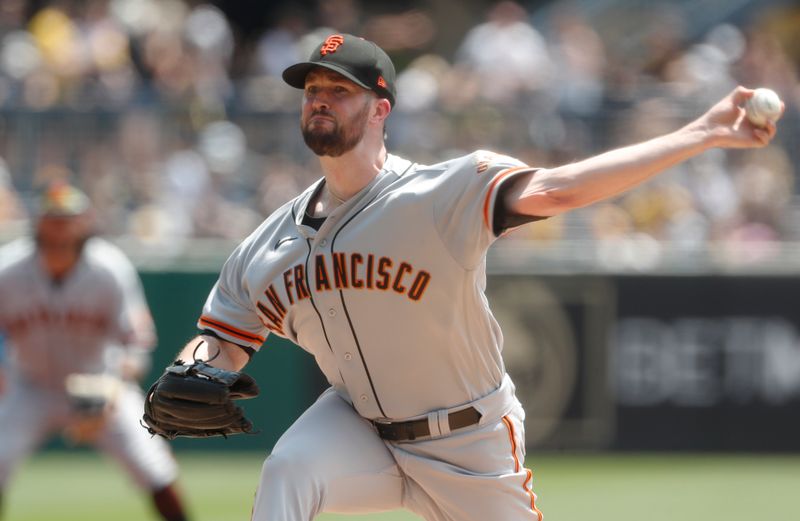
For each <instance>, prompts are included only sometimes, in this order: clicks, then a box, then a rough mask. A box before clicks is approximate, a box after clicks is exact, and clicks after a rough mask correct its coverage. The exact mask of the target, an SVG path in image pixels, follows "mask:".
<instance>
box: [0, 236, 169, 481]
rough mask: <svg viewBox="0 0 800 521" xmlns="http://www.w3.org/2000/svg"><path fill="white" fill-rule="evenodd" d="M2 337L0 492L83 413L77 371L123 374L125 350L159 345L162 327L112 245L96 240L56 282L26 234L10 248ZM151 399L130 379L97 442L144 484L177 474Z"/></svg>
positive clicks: (5, 257)
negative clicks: (146, 416)
mask: <svg viewBox="0 0 800 521" xmlns="http://www.w3.org/2000/svg"><path fill="white" fill-rule="evenodd" d="M0 333H2V334H3V335H4V336H5V348H6V351H7V353H6V354H7V360H6V361H5V367H3V368H0V369H3V370H4V374H5V376H6V381H7V385H6V388H5V389H4V390H3V392H2V394H0V439H2V440H3V443H2V444H0V488H2V487H4V486H5V485H6V484H7V481H8V479H9V478H10V476H11V473H12V470H13V469H14V468H15V467H16V466H17V465H18V464H19V463H20V462H21V461H22V460H23V459H24V458H25V457H27V456H28V455H29V454H30V453H31V452H32V451H33V450H35V449H36V447H37V446H38V445H39V444H40V443H42V442H43V441H45V440H46V439H47V437H49V436H50V435H51V434H54V433H56V432H58V431H59V430H61V429H63V428H65V427H67V426H68V425H70V423H71V422H72V421H73V420H74V417H75V413H74V411H73V410H72V407H71V404H70V403H69V400H68V397H67V393H66V390H65V382H66V379H67V376H68V375H70V374H73V373H96V374H100V373H107V374H115V373H117V372H118V370H119V367H118V363H119V361H120V360H121V357H120V353H121V352H123V351H126V350H136V352H137V354H141V352H145V351H148V350H150V349H152V347H153V345H154V342H155V328H154V326H153V321H152V319H151V316H150V312H149V309H148V307H147V304H146V301H145V298H144V293H143V291H142V287H141V283H140V281H139V277H138V275H137V274H136V271H135V269H134V267H133V265H131V263H130V261H129V260H128V259H127V258H126V257H125V255H124V254H123V253H122V252H121V251H120V250H119V249H117V248H116V247H115V246H113V245H112V244H110V243H108V242H106V241H104V240H102V239H99V238H92V239H89V240H88V242H87V243H86V245H85V247H84V250H83V253H82V255H81V258H80V260H79V262H78V264H77V265H76V266H75V268H73V271H72V272H70V273H69V275H68V276H67V277H66V278H65V279H64V280H63V282H61V283H60V284H54V283H53V282H52V280H51V279H50V277H49V276H48V275H47V274H46V273H45V271H44V268H43V267H42V265H41V263H40V261H39V259H38V258H37V253H36V251H35V248H34V245H33V244H32V242H31V241H29V240H27V239H21V240H19V241H15V242H13V243H11V244H8V245H6V246H4V247H3V248H2V249H0ZM143 401H144V396H143V395H142V392H141V390H140V389H139V388H138V386H137V385H136V384H134V383H126V384H125V385H124V386H123V388H122V390H121V392H120V393H119V395H118V397H117V399H116V401H115V402H114V407H113V409H112V412H111V413H110V415H109V417H108V418H107V420H106V422H105V424H104V427H103V429H102V431H101V432H100V433H99V435H98V437H97V438H96V439H95V440H93V442H92V443H93V444H94V445H95V446H96V447H97V448H99V449H100V450H102V451H104V452H106V453H108V454H110V455H112V456H113V457H115V458H116V459H118V460H119V461H120V462H121V463H122V464H123V465H124V466H125V468H126V469H127V470H128V471H129V473H130V474H131V475H132V477H133V478H134V480H135V481H136V482H137V483H138V484H140V485H141V486H142V487H146V488H149V489H153V490H156V489H159V488H161V487H164V486H166V485H168V484H170V483H172V482H173V481H174V480H175V479H176V477H177V465H176V463H175V461H174V459H173V458H172V455H171V453H170V450H169V447H168V445H167V444H166V443H165V441H164V440H162V439H160V438H153V437H151V436H150V435H149V434H148V433H147V431H145V430H144V429H142V428H141V426H140V425H139V418H140V416H141V411H142V403H143Z"/></svg>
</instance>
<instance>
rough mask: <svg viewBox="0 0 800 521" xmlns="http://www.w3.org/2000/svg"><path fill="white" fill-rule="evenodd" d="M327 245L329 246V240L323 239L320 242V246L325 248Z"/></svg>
mask: <svg viewBox="0 0 800 521" xmlns="http://www.w3.org/2000/svg"><path fill="white" fill-rule="evenodd" d="M326 244H328V239H322V240H321V241H319V245H320V246H325V245H326Z"/></svg>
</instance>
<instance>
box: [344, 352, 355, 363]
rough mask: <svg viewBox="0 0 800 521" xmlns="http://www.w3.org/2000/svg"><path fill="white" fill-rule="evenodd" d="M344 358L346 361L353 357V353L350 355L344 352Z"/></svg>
mask: <svg viewBox="0 0 800 521" xmlns="http://www.w3.org/2000/svg"><path fill="white" fill-rule="evenodd" d="M344 359H345V360H347V361H350V360H352V359H353V355H351V354H350V353H345V354H344Z"/></svg>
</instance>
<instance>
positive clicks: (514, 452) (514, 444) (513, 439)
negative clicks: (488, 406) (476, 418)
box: [503, 416, 544, 521]
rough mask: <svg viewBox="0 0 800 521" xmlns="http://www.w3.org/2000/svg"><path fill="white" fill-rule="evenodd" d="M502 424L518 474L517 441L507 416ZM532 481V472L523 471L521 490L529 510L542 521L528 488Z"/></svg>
mask: <svg viewBox="0 0 800 521" xmlns="http://www.w3.org/2000/svg"><path fill="white" fill-rule="evenodd" d="M503 423H505V424H506V428H507V429H508V438H509V440H511V455H512V456H513V457H514V472H519V469H520V463H519V458H518V457H517V439H516V436H514V425H513V424H512V423H511V419H510V418H509V417H508V416H503ZM532 480H533V472H531V470H530V469H525V481H524V482H523V483H522V490H524V491H525V493H526V494H528V495H529V496H530V498H531V510H533V511H534V512H535V513H536V516H537V517H538V520H539V521H542V520H543V519H544V514H542V512H541V510H539V509H538V508H536V494H534V493H533V489H532V488H531V486H530V484H531V481H532Z"/></svg>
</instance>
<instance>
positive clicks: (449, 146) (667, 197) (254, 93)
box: [0, 0, 800, 521]
mask: <svg viewBox="0 0 800 521" xmlns="http://www.w3.org/2000/svg"><path fill="white" fill-rule="evenodd" d="M334 31H345V32H351V33H355V34H360V35H363V36H365V37H368V38H370V39H372V40H374V41H376V42H378V43H379V44H380V45H381V46H382V47H384V48H385V49H386V50H387V51H388V52H389V54H390V55H391V56H392V58H393V59H394V60H395V63H396V65H397V67H398V72H399V74H400V75H399V80H398V89H399V95H398V106H397V110H396V111H395V113H394V114H393V115H392V117H391V118H390V120H389V126H388V134H389V147H390V149H391V150H393V151H395V152H397V153H399V154H401V155H406V156H409V157H412V158H414V159H416V160H418V161H419V162H423V163H424V162H434V161H437V160H439V159H442V158H445V157H452V156H454V155H456V154H460V153H464V152H467V151H471V150H474V149H478V148H484V149H490V150H494V151H498V152H503V153H507V154H509V155H513V156H516V157H519V158H520V159H523V160H525V161H527V162H528V163H530V164H533V165H542V166H549V165H554V164H559V163H563V162H568V161H571V160H574V159H579V158H582V157H586V156H588V155H590V154H592V153H595V152H599V151H602V150H604V149H608V148H610V147H615V146H621V145H625V144H629V143H631V142H634V141H639V140H643V139H646V138H648V137H651V136H654V135H657V134H660V133H663V132H666V131H668V130H671V129H674V128H677V127H678V126H680V125H681V124H683V123H685V122H687V121H689V120H690V119H691V118H693V117H694V116H696V115H698V114H699V113H700V112H701V111H703V110H704V109H705V108H706V107H707V106H708V105H709V104H710V103H712V102H714V101H716V100H717V99H719V98H720V97H721V96H723V95H724V94H726V93H727V92H728V91H730V90H731V89H732V88H733V87H734V86H735V85H736V84H744V85H747V86H751V87H755V86H768V87H770V88H772V89H774V90H776V91H777V92H778V93H779V94H780V95H781V97H782V98H783V99H784V100H785V102H786V105H787V111H786V114H785V116H784V118H783V119H782V120H781V122H780V124H779V132H778V137H777V139H776V140H775V142H774V144H772V145H771V146H769V147H767V148H765V149H760V150H754V151H731V152H722V151H711V152H708V153H706V154H703V155H702V156H701V157H698V158H696V159H694V160H691V161H689V162H687V163H685V164H684V165H682V166H680V167H677V168H674V169H672V170H671V171H670V172H668V173H666V174H665V175H662V176H661V177H659V178H658V179H656V180H654V181H652V182H650V183H648V184H647V185H645V186H643V187H641V188H639V189H637V190H635V191H633V192H631V193H630V194H628V195H626V196H624V197H621V198H618V199H616V200H613V201H610V202H607V203H603V204H599V205H596V206H593V207H591V208H588V209H584V210H580V211H575V212H573V213H571V214H569V215H566V216H563V217H558V218H554V219H550V220H547V221H544V222H542V223H538V224H536V225H533V226H528V227H525V228H523V229H521V230H519V231H517V232H515V233H513V234H511V235H509V236H508V237H506V238H504V239H502V240H500V241H499V242H498V244H497V245H496V246H495V247H494V248H493V250H492V251H491V254H490V258H489V272H490V281H489V297H490V299H491V301H492V303H493V306H494V309H495V310H496V313H497V316H498V319H499V320H500V322H501V325H502V326H503V327H504V330H505V333H506V337H507V346H506V362H507V364H508V367H509V371H510V372H511V374H512V376H513V377H514V379H515V381H516V382H517V384H518V389H519V394H520V398H521V399H522V400H523V402H524V403H525V405H526V408H527V411H528V420H527V441H528V450H529V453H528V455H529V464H530V465H532V466H533V468H534V470H535V471H536V473H537V476H539V477H540V481H538V482H537V483H535V488H536V490H537V492H538V493H539V494H540V496H542V503H541V506H542V508H543V509H544V510H545V513H546V514H548V513H552V517H550V519H554V518H555V519H577V518H582V517H588V516H589V515H591V516H592V517H593V518H595V519H601V520H602V519H615V520H627V519H641V518H642V517H645V516H647V517H648V518H649V519H667V517H666V516H667V515H670V516H676V515H678V514H677V512H681V514H680V515H682V516H683V517H697V518H701V517H702V518H705V519H712V520H713V519H724V518H725V519H727V518H731V517H733V516H743V515H744V516H753V517H758V518H769V519H775V520H778V521H780V520H790V519H797V516H796V513H793V512H792V508H793V507H792V506H791V505H792V503H791V499H792V494H791V491H792V490H796V489H797V487H798V485H800V458H798V454H799V453H800V415H798V407H799V406H800V307H799V306H798V298H797V295H798V294H800V277H798V275H799V274H800V247H799V246H798V245H800V197H798V194H799V193H800V186H798V183H797V182H796V179H797V173H798V166H797V165H798V162H800V147H798V141H799V139H798V138H800V81H799V80H798V75H799V74H800V6H798V4H797V2H795V1H791V0H694V1H690V0H674V1H661V2H652V1H645V0H570V1H566V0H551V1H527V2H526V1H520V2H519V3H514V2H509V1H502V2H491V1H488V0H402V1H393V2H389V1H371V2H367V1H358V0H317V1H312V0H305V1H300V2H290V1H275V0H273V1H270V2H258V3H256V2H235V1H229V2H224V1H217V2H209V3H203V2H198V1H184V0H88V1H78V0H61V1H58V0H2V1H0V242H6V241H8V240H11V239H12V238H14V237H16V236H18V235H20V234H23V233H25V232H26V231H27V226H28V224H27V216H28V213H29V212H30V210H31V208H32V201H33V200H34V194H35V193H36V190H37V189H38V188H40V187H42V186H43V185H44V184H45V183H47V182H48V181H50V180H52V179H59V178H64V179H69V180H71V181H73V182H75V183H77V184H79V185H80V186H81V187H82V188H83V189H85V190H86V191H87V192H88V193H89V194H90V195H91V197H92V199H93V201H94V203H95V204H96V206H97V208H98V212H99V214H100V221H101V223H102V226H103V228H102V230H101V232H102V233H103V234H105V235H107V236H109V237H111V238H112V239H114V240H115V241H116V242H117V243H119V244H120V245H121V246H122V247H123V248H124V249H125V250H126V251H127V252H128V253H129V254H130V255H131V256H132V258H133V259H134V260H135V262H136V263H137V265H138V267H139V268H140V270H141V272H142V276H143V279H144V283H145V289H146V291H147V295H148V298H149V301H150V304H151V306H152V309H153V312H154V315H155V319H156V322H157V326H158V329H159V336H160V340H161V341H160V347H159V350H158V351H157V353H156V359H155V363H154V369H153V373H152V374H151V378H155V376H156V374H157V373H158V372H160V368H161V367H162V366H163V365H164V364H166V363H167V361H168V360H170V359H171V358H172V356H173V355H174V352H175V351H176V350H177V348H178V346H179V345H182V344H183V342H184V341H185V340H186V339H187V338H188V337H190V336H191V335H192V334H193V333H194V323H195V320H196V317H197V315H198V313H199V311H200V309H201V306H202V303H203V301H204V299H205V295H206V294H207V292H208V290H209V288H210V286H211V284H212V283H213V281H214V280H215V276H216V273H217V271H218V269H219V267H220V266H221V264H222V262H223V261H224V259H225V257H226V255H227V253H228V252H230V251H231V249H232V248H233V247H234V245H235V244H236V243H237V242H238V241H239V240H240V239H241V238H243V237H244V236H245V235H246V234H247V233H249V231H250V230H252V229H253V228H254V227H255V226H256V225H257V223H258V222H260V220H261V219H263V218H264V217H265V216H266V215H267V214H268V213H269V212H270V211H272V210H273V209H274V208H276V207H277V206H278V205H280V204H281V203H282V202H284V201H285V200H287V199H289V198H290V197H292V196H294V195H296V194H297V193H299V191H301V190H302V189H303V188H304V187H306V186H307V185H308V184H309V183H310V182H311V181H313V180H314V179H316V178H317V177H318V176H319V175H320V172H319V168H318V166H317V163H316V160H315V158H314V157H313V156H312V155H311V154H310V153H309V152H308V151H307V150H306V148H305V146H304V144H303V142H302V139H301V137H300V133H299V131H298V129H297V121H298V107H299V92H297V91H295V90H294V89H291V88H289V87H287V86H285V85H284V84H283V83H282V81H281V79H280V72H281V71H282V70H283V68H284V67H285V66H286V65H288V64H290V63H293V62H294V61H296V60H299V59H304V58H305V57H307V55H308V54H309V53H310V50H311V49H312V48H313V47H314V45H316V43H317V42H318V41H319V40H321V39H322V38H323V37H325V36H327V35H328V34H330V33H331V32H334ZM251 370H252V372H254V373H255V374H256V375H257V376H258V377H259V379H260V381H261V382H262V386H263V387H264V390H265V392H264V396H263V398H259V403H251V404H250V406H249V409H248V410H249V411H251V414H252V416H253V417H254V419H255V420H256V423H257V424H258V425H259V426H260V427H261V428H262V432H261V434H260V435H258V436H252V437H241V438H238V439H232V440H228V441H225V440H212V441H202V442H198V441H190V442H187V441H185V440H184V441H179V442H177V443H176V444H175V446H176V448H177V449H178V450H179V454H180V457H181V459H182V461H185V465H184V482H185V488H186V489H187V496H188V498H189V501H190V502H192V505H193V510H194V511H195V512H196V513H197V514H198V517H197V518H198V519H201V520H202V519H207V520H208V521H212V520H215V521H226V520H228V519H242V518H245V517H246V516H247V515H248V512H249V503H250V501H251V499H252V494H253V492H254V490H255V481H256V479H257V474H258V469H259V467H260V461H261V459H262V458H263V454H264V452H265V451H267V450H268V449H269V447H270V446H271V445H272V444H273V443H274V441H275V440H276V439H277V436H278V435H279V434H280V433H281V432H282V431H283V429H285V428H286V427H287V426H288V425H289V424H290V423H291V421H293V419H294V418H295V417H296V416H297V415H298V414H299V413H300V411H302V409H303V408H304V407H305V406H306V405H307V404H308V403H310V402H311V401H312V400H313V399H314V398H315V396H316V395H317V394H318V392H319V391H320V390H321V389H322V388H323V386H324V383H323V382H322V381H321V379H320V375H319V373H318V372H317V370H316V369H315V367H314V366H313V362H312V360H311V359H310V357H308V356H307V355H305V354H303V353H302V351H300V350H299V349H295V348H292V347H291V346H289V345H287V344H286V343H285V342H281V341H275V340H274V339H270V340H268V342H267V346H266V347H265V349H264V352H263V353H262V354H259V356H258V357H256V359H255V360H254V362H253V363H252V365H251ZM148 381H149V380H148ZM1 442H2V441H1V440H0V443H1ZM63 449H64V447H63V445H61V444H60V443H58V442H56V443H54V444H53V445H52V446H51V447H50V449H49V450H48V451H47V453H46V454H45V455H43V456H39V457H37V458H36V459H35V460H34V461H33V462H32V463H31V464H30V465H29V466H28V467H26V469H25V470H24V471H23V473H22V475H21V476H20V480H19V482H17V483H16V484H14V485H13V489H12V494H11V496H10V498H9V504H8V513H9V515H10V517H9V519H25V520H28V519H30V520H34V519H52V518H56V517H58V518H59V519H71V518H70V517H68V516H70V515H72V514H70V512H73V510H74V511H75V512H76V514H75V517H74V518H75V519H78V518H80V519H83V520H91V519H92V517H91V515H90V514H89V513H88V512H90V511H91V512H94V511H97V512H105V514H108V512H114V515H115V517H116V518H118V519H128V518H124V517H123V513H127V514H128V515H130V516H133V517H130V519H141V518H142V517H143V516H144V517H146V515H147V513H146V511H145V510H141V509H142V508H143V507H142V506H139V507H138V508H139V510H137V509H136V508H137V507H136V506H133V507H130V508H129V507H128V506H127V505H128V503H125V501H131V499H130V498H129V496H131V494H130V493H129V491H128V492H127V493H126V492H124V491H123V492H121V493H119V499H113V498H117V497H118V496H117V495H115V494H117V492H115V491H114V490H115V489H114V487H123V488H124V486H125V485H124V483H123V481H119V482H115V481H114V479H115V478H114V477H113V476H116V474H108V475H107V474H106V473H107V472H109V471H108V470H107V469H106V468H105V466H104V465H101V464H100V463H99V462H98V461H97V460H96V459H94V458H93V457H92V456H90V455H88V454H82V453H80V452H78V453H77V455H76V453H75V452H72V453H69V454H66V455H65V454H63ZM220 451H226V452H220ZM250 451H256V452H250ZM643 451H646V452H647V454H648V455H646V456H643V455H642V452H643ZM231 452H241V454H231ZM220 454H222V455H221V456H220ZM767 454H769V455H767ZM220 468H222V469H229V470H230V472H229V473H228V474H224V475H223V474H221V473H220V474H217V473H216V471H215V470H214V469H220ZM78 471H80V472H81V475H82V476H83V475H86V476H90V475H91V476H95V477H94V478H88V477H87V478H86V479H89V480H90V481H89V482H87V483H91V486H90V485H88V484H87V486H86V487H85V488H80V487H78V484H77V483H76V481H75V480H74V473H76V472H78ZM215 476H216V479H217V480H218V482H217V483H215V482H214V480H213V479H212V478H214V477H215ZM229 476H230V478H231V479H230V480H229V479H228V478H229ZM239 478H242V479H239ZM92 479H93V480H94V481H91V480H92ZM119 479H120V480H122V478H121V477H120V478H119ZM221 481H225V482H226V485H227V488H223V489H222V491H220V493H217V492H216V491H215V490H214V489H215V487H217V486H220V483H219V482H221ZM71 487H77V488H75V489H73V488H71ZM105 487H108V490H106V488H105ZM42 489H46V490H47V491H48V492H47V496H48V497H49V498H51V503H52V504H53V507H54V508H57V510H51V511H44V510H42V508H44V507H43V506H42V505H43V504H42V501H41V496H40V492H41V490H42ZM97 490H101V491H103V493H102V494H99V496H103V497H104V498H106V499H107V501H103V502H101V503H102V504H98V506H97V507H96V508H95V507H91V501H89V499H88V498H90V497H91V498H95V499H97V497H98V494H97ZM56 491H57V492H58V493H56ZM90 491H91V492H90ZM223 496H224V499H223ZM76 498H82V499H81V500H77V499H76ZM108 498H112V499H108ZM125 498H128V499H125ZM62 502H63V503H62ZM653 505H661V506H660V507H658V508H655V507H654V506H653ZM87 507H91V508H89V510H87ZM106 507H107V508H109V509H110V510H103V508H106ZM81 509H83V510H81ZM201 511H202V513H201ZM46 512H50V513H46ZM52 512H57V514H55V513H52ZM137 512H138V513H137ZM662 512H663V513H664V516H665V517H657V516H659V515H662ZM203 515H205V516H206V517H202V516H203ZM379 518H380V519H387V520H389V519H396V520H400V519H412V518H411V517H408V516H404V515H397V516H394V517H392V516H391V515H390V516H389V517H381V516H377V517H376V519H379ZM672 518H673V517H669V519H672ZM325 519H330V520H331V521H332V520H334V519H343V518H341V517H336V516H330V517H326V518H325Z"/></svg>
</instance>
